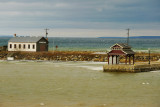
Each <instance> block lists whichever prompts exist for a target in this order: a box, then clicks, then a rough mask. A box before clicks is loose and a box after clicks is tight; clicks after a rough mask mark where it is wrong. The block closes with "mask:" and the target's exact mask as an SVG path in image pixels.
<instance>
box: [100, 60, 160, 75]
mask: <svg viewBox="0 0 160 107" xmlns="http://www.w3.org/2000/svg"><path fill="white" fill-rule="evenodd" d="M156 70H160V62H154V63H152V64H147V63H137V64H134V65H126V64H117V65H116V64H115V65H108V64H106V65H104V66H103V71H104V72H130V73H138V72H149V71H156Z"/></svg>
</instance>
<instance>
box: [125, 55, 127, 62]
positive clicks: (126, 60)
mask: <svg viewBox="0 0 160 107" xmlns="http://www.w3.org/2000/svg"><path fill="white" fill-rule="evenodd" d="M125 63H126V64H127V55H126V61H125Z"/></svg>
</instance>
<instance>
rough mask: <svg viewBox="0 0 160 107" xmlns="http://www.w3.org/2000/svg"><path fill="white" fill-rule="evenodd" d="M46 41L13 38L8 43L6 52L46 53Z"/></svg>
mask: <svg viewBox="0 0 160 107" xmlns="http://www.w3.org/2000/svg"><path fill="white" fill-rule="evenodd" d="M48 43H49V42H48V40H47V39H46V38H44V37H29V36H26V37H17V36H16V35H15V37H13V38H11V39H10V40H9V41H8V51H30V52H38V51H48Z"/></svg>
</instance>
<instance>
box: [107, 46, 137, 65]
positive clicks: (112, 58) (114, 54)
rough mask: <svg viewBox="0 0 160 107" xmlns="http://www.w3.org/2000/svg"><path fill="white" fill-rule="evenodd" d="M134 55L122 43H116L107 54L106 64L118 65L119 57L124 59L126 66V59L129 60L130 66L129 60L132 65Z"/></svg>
mask: <svg viewBox="0 0 160 107" xmlns="http://www.w3.org/2000/svg"><path fill="white" fill-rule="evenodd" d="M134 54H135V52H134V51H133V50H131V47H130V46H129V45H127V44H124V43H116V44H114V45H113V46H111V51H110V52H108V64H119V56H124V57H125V63H126V64H127V59H128V58H129V61H128V62H129V64H131V58H132V60H133V64H134Z"/></svg>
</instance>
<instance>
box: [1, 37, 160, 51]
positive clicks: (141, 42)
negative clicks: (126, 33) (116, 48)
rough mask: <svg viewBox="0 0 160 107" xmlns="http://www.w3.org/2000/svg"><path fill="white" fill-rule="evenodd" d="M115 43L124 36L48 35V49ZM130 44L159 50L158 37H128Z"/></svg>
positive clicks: (104, 46) (82, 48)
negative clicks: (77, 36)
mask: <svg viewBox="0 0 160 107" xmlns="http://www.w3.org/2000/svg"><path fill="white" fill-rule="evenodd" d="M9 39H10V38H8V37H1V38H0V46H3V45H7V42H8V40H9ZM115 43H126V39H125V38H65V37H60V38H58V37H49V50H50V51H52V50H55V47H56V45H57V46H58V50H67V51H68V50H71V51H109V50H110V47H111V46H112V45H113V44H115ZM130 45H131V46H132V47H133V50H134V51H148V48H150V49H151V52H160V48H159V47H160V39H158V38H157V39H143V38H141V39H136V38H130Z"/></svg>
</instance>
